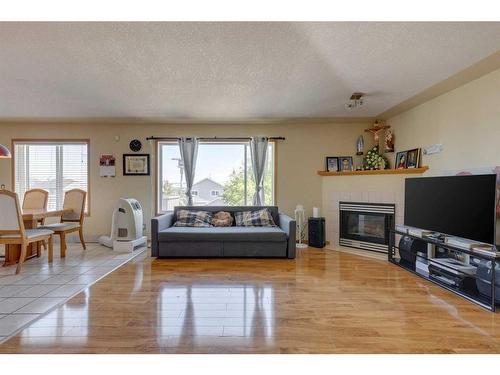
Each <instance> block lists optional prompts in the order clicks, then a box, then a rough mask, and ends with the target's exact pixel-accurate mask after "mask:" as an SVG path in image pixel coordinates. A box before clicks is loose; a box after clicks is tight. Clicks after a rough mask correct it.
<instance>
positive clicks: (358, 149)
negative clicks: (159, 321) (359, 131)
mask: <svg viewBox="0 0 500 375" xmlns="http://www.w3.org/2000/svg"><path fill="white" fill-rule="evenodd" d="M364 148H365V140H364V139H363V136H362V135H360V136H359V137H358V140H357V141H356V155H363V150H364Z"/></svg>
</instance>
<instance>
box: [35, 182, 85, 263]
mask: <svg viewBox="0 0 500 375" xmlns="http://www.w3.org/2000/svg"><path fill="white" fill-rule="evenodd" d="M86 197H87V192H86V191H84V190H81V189H72V190H68V191H67V192H66V193H65V194H64V203H63V209H70V210H71V212H69V213H64V214H63V215H62V216H61V222H60V223H55V224H47V225H44V226H42V227H41V228H44V229H49V230H51V231H54V233H55V234H56V235H59V237H60V238H61V258H64V257H65V256H66V248H67V245H66V234H68V233H72V232H78V234H79V235H80V242H81V243H82V246H83V250H85V249H86V248H87V247H86V246H85V241H84V239H83V219H84V217H85V198H86Z"/></svg>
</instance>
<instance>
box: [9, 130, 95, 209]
mask: <svg viewBox="0 0 500 375" xmlns="http://www.w3.org/2000/svg"><path fill="white" fill-rule="evenodd" d="M16 143H31V144H35V145H36V144H41V145H43V144H47V145H53V144H72V143H74V144H82V143H83V144H86V145H87V208H88V209H87V211H86V212H85V213H84V215H85V216H86V217H90V214H91V207H92V205H91V204H90V203H91V199H90V196H91V194H90V192H91V188H90V183H91V182H90V169H91V164H90V155H91V152H90V139H88V138H84V139H76V138H75V139H73V138H14V139H12V141H11V150H12V159H11V179H12V185H11V186H12V190H13V191H14V192H15V191H16V147H15V145H16ZM22 199H23V197H19V200H22ZM21 203H22V202H21Z"/></svg>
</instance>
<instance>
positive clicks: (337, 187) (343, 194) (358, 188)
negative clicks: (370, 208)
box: [321, 175, 416, 248]
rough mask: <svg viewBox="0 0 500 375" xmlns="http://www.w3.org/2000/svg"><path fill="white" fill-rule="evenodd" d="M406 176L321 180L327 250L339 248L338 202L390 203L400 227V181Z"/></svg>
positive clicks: (402, 191)
mask: <svg viewBox="0 0 500 375" xmlns="http://www.w3.org/2000/svg"><path fill="white" fill-rule="evenodd" d="M407 177H416V176H407V175H364V176H355V175H354V176H325V177H321V178H322V210H323V216H324V217H325V220H326V240H327V241H328V242H329V244H328V245H327V248H338V247H339V201H351V202H368V203H394V204H395V205H396V215H395V220H396V224H402V223H403V214H404V181H405V178H407Z"/></svg>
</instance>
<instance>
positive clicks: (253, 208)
mask: <svg viewBox="0 0 500 375" xmlns="http://www.w3.org/2000/svg"><path fill="white" fill-rule="evenodd" d="M263 208H266V209H267V210H268V211H269V212H270V213H271V216H272V217H273V221H274V223H275V224H276V225H279V223H280V221H279V210H278V207H277V206H175V207H174V214H177V212H178V211H180V210H189V211H209V212H212V213H214V214H215V213H216V212H219V211H226V212H229V213H231V214H234V213H235V212H241V211H257V210H261V209H263Z"/></svg>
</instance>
